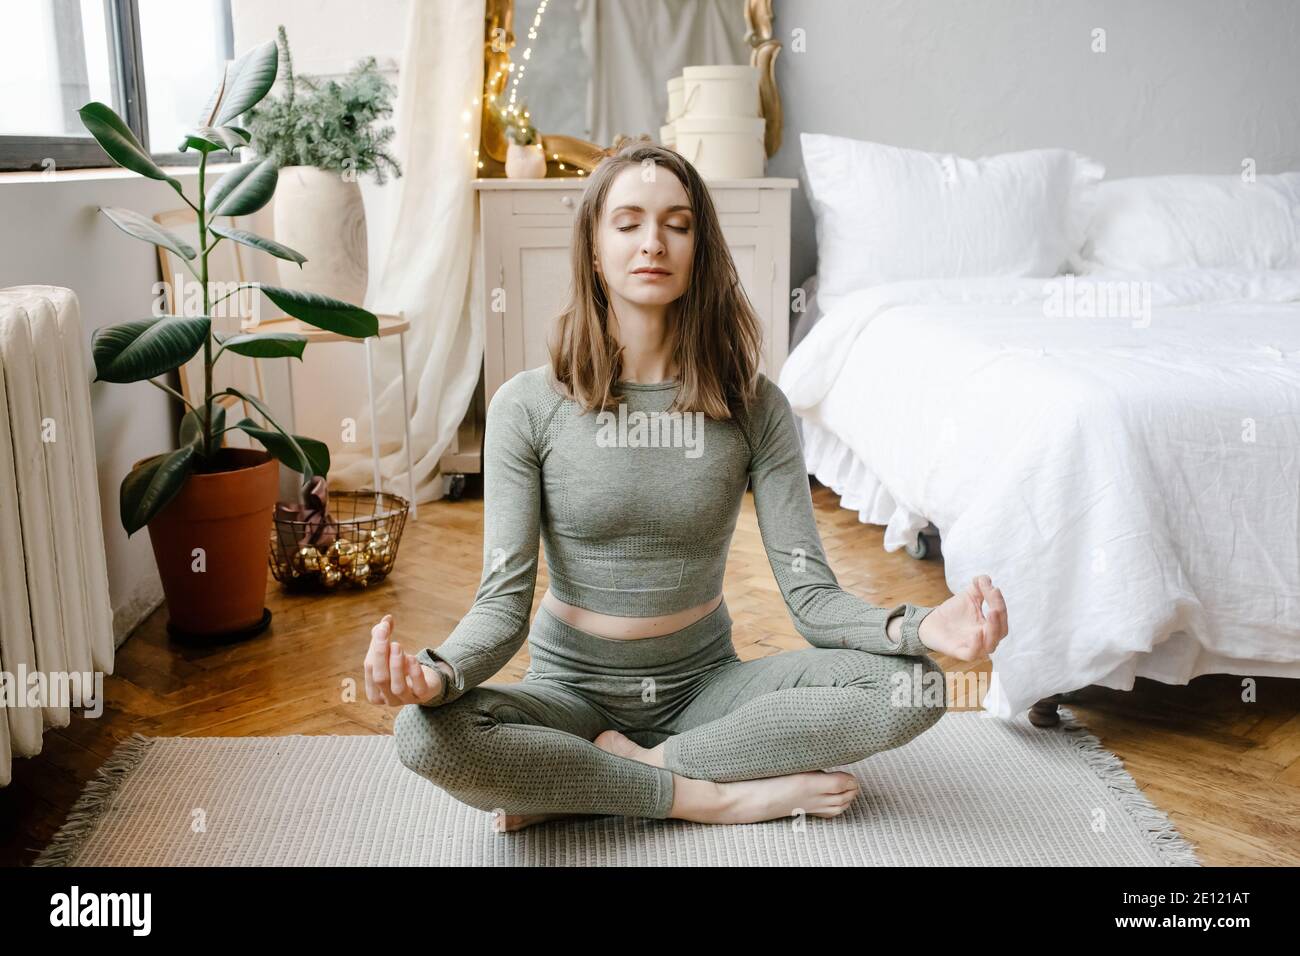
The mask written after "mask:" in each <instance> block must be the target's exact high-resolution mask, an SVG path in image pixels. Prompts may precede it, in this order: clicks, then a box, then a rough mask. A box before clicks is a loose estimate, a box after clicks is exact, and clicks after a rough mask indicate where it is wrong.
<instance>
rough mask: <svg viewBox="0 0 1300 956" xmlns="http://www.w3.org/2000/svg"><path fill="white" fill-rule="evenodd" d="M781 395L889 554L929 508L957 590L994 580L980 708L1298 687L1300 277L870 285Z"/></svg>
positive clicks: (809, 446)
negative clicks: (1146, 691) (1096, 694)
mask: <svg viewBox="0 0 1300 956" xmlns="http://www.w3.org/2000/svg"><path fill="white" fill-rule="evenodd" d="M1117 303H1120V304H1121V305H1120V307H1116V304H1117ZM1124 303H1126V304H1124ZM779 384H780V386H781V388H782V389H783V391H784V392H785V393H786V395H787V396H788V398H789V399H790V403H791V406H792V407H793V409H794V411H795V412H796V414H797V415H798V416H799V417H800V419H801V429H802V434H803V438H804V451H805V456H806V459H807V465H808V470H809V472H810V473H811V474H813V475H815V476H816V478H817V479H818V480H819V481H820V482H822V483H823V484H825V485H827V486H828V487H830V488H831V489H833V490H834V491H835V492H836V493H837V494H839V495H840V496H841V504H842V505H843V506H844V507H847V508H851V509H854V510H857V511H858V512H859V517H860V518H861V520H862V521H864V522H870V523H872V524H879V525H884V526H885V528H886V530H885V538H884V541H885V548H886V550H891V551H892V550H896V549H898V548H903V547H906V546H908V545H909V544H912V543H913V542H914V541H915V540H916V536H917V534H918V533H919V532H920V531H921V530H922V529H924V528H925V527H926V526H927V525H928V524H931V523H932V524H933V526H934V527H935V528H937V529H938V531H939V534H940V536H941V540H942V547H943V556H944V561H945V577H946V580H947V582H948V585H949V587H950V588H951V589H952V590H953V591H954V592H956V591H957V590H959V589H960V588H961V587H963V586H965V585H966V584H967V583H969V581H970V579H971V578H972V577H973V576H975V575H976V574H980V573H988V574H990V575H991V576H992V578H993V580H994V582H996V583H997V584H998V585H999V586H1000V587H1001V588H1002V590H1003V593H1004V594H1005V596H1006V600H1007V605H1008V609H1009V617H1010V631H1009V634H1008V637H1007V638H1006V639H1005V640H1004V641H1003V642H1002V644H1001V645H1000V646H999V647H998V649H997V650H996V651H995V652H994V654H993V656H992V665H993V670H992V679H991V683H990V686H989V690H988V693H987V694H986V696H985V699H984V705H983V706H984V709H985V710H986V711H987V712H989V713H990V714H991V715H994V716H997V717H1001V718H1004V719H1010V718H1012V717H1013V716H1014V715H1016V714H1018V713H1019V712H1021V711H1023V710H1025V709H1026V708H1028V707H1031V706H1032V705H1034V704H1035V703H1036V702H1038V701H1039V700H1041V699H1043V698H1047V697H1049V696H1051V695H1055V694H1059V693H1063V692H1068V691H1070V690H1074V689H1077V688H1081V687H1084V686H1087V685H1089V684H1100V685H1102V686H1105V687H1112V688H1116V689H1121V690H1127V689H1131V688H1132V686H1133V681H1134V678H1135V677H1139V676H1140V677H1149V678H1152V679H1155V680H1159V681H1162V682H1165V683H1171V684H1184V683H1187V682H1188V681H1189V680H1191V679H1192V678H1193V677H1196V676H1198V675H1200V674H1207V673H1228V674H1242V675H1250V676H1258V675H1271V676H1278V677H1300V270H1272V271H1267V272H1261V271H1255V270H1223V269H1207V270H1196V271H1177V272H1167V273H1147V274H1134V273H1131V272H1123V273H1108V272H1099V273H1096V274H1092V275H1088V276H1073V275H1070V276H1055V277H1037V278H1034V277H1020V278H964V279H943V280H909V281H899V282H892V283H883V284H877V285H873V286H871V287H869V288H866V289H862V290H860V291H857V292H854V293H851V294H848V295H843V296H841V297H840V298H839V299H838V300H837V301H836V303H835V305H834V306H833V307H832V308H827V309H825V310H824V311H823V314H822V315H821V316H820V317H819V318H818V319H817V321H816V322H815V323H813V325H812V327H811V329H809V330H808V331H807V332H806V334H805V335H804V337H803V338H802V339H801V341H800V342H799V344H798V345H797V346H796V347H795V349H794V350H793V351H792V352H791V354H790V357H789V359H788V361H787V363H786V364H785V366H784V367H783V369H782V372H781V375H780V381H779Z"/></svg>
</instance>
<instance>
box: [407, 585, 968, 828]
mask: <svg viewBox="0 0 1300 956" xmlns="http://www.w3.org/2000/svg"><path fill="white" fill-rule="evenodd" d="M528 642H529V650H530V652H531V655H532V664H531V666H530V667H529V669H528V673H527V674H525V675H524V679H523V681H522V682H520V683H516V684H482V685H480V686H478V687H475V688H472V689H471V690H469V691H467V692H466V693H465V694H463V695H462V696H460V697H459V698H457V699H456V700H453V701H451V702H450V703H448V704H445V705H443V706H441V707H425V706H421V705H416V704H408V705H406V706H405V707H403V708H402V709H401V710H400V711H399V712H398V714H397V719H396V720H395V721H394V725H393V734H394V738H395V742H396V746H397V753H398V756H399V758H400V759H401V761H402V763H403V764H405V765H406V766H407V767H409V768H410V769H411V770H413V771H415V772H416V773H418V774H420V776H422V777H425V778H427V779H428V780H431V781H432V782H433V783H435V784H436V785H438V786H439V787H441V788H442V789H443V790H445V791H447V793H449V794H451V795H452V796H453V797H455V798H456V799H457V800H459V801H461V802H462V803H466V804H468V805H469V806H472V807H475V808H477V809H480V810H486V811H497V810H500V811H503V812H505V813H510V814H525V813H585V814H616V815H622V816H641V817H651V818H655V819H664V818H666V817H667V816H668V814H669V811H670V810H671V809H672V804H673V774H680V775H681V776H683V777H693V778H696V779H701V780H714V781H720V782H721V781H731V780H752V779H755V778H759V777H775V776H781V775H784V774H790V773H799V772H803V771H808V770H824V769H827V768H830V767H838V766H843V765H845V764H850V763H854V762H856V761H858V760H861V759H863V758H864V757H867V756H869V755H871V754H874V753H879V752H880V751H882V750H889V749H891V748H893V747H898V746H901V745H903V744H905V743H907V742H908V741H909V740H911V739H912V738H914V737H916V736H917V735H918V734H920V733H921V732H922V731H924V730H926V729H927V728H929V727H931V726H932V725H933V724H934V723H935V722H936V721H938V720H939V718H940V717H941V716H943V713H944V706H943V704H942V703H941V702H939V701H936V700H934V698H935V696H936V695H935V694H933V693H927V694H923V693H920V692H918V691H914V690H913V685H915V684H917V682H918V681H920V680H921V679H922V678H923V677H924V675H925V674H926V673H928V672H931V671H938V672H939V674H940V677H939V681H942V670H941V669H940V668H939V666H938V665H937V664H935V663H934V661H932V660H930V658H928V657H909V656H904V655H899V656H893V655H882V654H872V653H868V652H866V651H857V650H839V649H833V648H822V647H808V648H804V649H801V650H797V651H788V652H786V653H782V654H776V655H773V656H771V657H764V658H760V659H758V660H751V661H742V660H740V658H738V657H737V656H736V652H735V648H734V646H733V645H732V641H731V615H730V613H729V612H728V610H727V604H726V601H725V600H724V601H722V602H721V603H720V604H719V605H718V607H717V608H716V609H714V610H713V611H712V612H710V613H709V614H708V615H707V616H705V617H703V618H701V619H700V620H699V621H696V622H695V623H693V624H690V625H688V626H686V627H684V628H682V629H681V630H679V631H674V632H673V633H671V634H665V635H662V636H660V637H649V638H640V639H632V640H627V639H624V640H613V639H610V638H603V637H598V636H596V635H594V634H590V633H588V632H586V631H582V630H579V629H577V628H575V627H573V626H572V625H570V624H567V623H565V622H564V621H561V620H560V619H559V618H557V617H555V616H554V615H552V614H551V613H550V612H548V611H547V610H546V608H544V607H541V608H539V610H538V612H537V615H536V617H535V618H534V619H533V624H532V628H531V632H530V634H529V637H528ZM896 675H899V676H896ZM934 683H935V681H934V680H930V681H927V682H926V684H927V685H928V686H933V684H934ZM940 686H942V684H940ZM939 696H941V695H939ZM922 701H924V703H922ZM610 729H613V730H618V731H621V732H622V733H624V734H625V735H626V736H627V737H629V738H630V739H631V740H633V741H635V742H636V743H638V744H640V745H641V746H643V747H653V746H655V745H657V744H659V743H660V742H664V741H666V743H665V744H664V762H665V765H666V766H665V767H652V766H650V765H649V764H645V763H641V762H640V761H637V760H631V759H629V758H626V757H619V756H616V755H614V754H611V753H608V752H607V751H605V750H602V749H600V748H599V747H597V746H596V745H595V744H593V743H592V740H594V739H595V737H596V736H597V735H598V734H600V733H601V732H602V731H604V730H610Z"/></svg>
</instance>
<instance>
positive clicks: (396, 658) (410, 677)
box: [366, 614, 443, 707]
mask: <svg viewBox="0 0 1300 956" xmlns="http://www.w3.org/2000/svg"><path fill="white" fill-rule="evenodd" d="M392 634H393V615H391V614H385V615H384V618H383V620H382V621H380V622H379V623H378V624H376V625H375V626H374V628H373V629H372V630H371V631H370V649H369V650H367V651H366V699H367V700H369V701H370V703H372V704H388V705H390V706H393V707H400V706H401V705H402V704H423V703H426V702H427V701H430V700H433V699H434V698H435V697H437V696H438V695H439V694H441V693H442V680H443V675H442V674H441V673H440V672H439V671H438V670H437V669H435V668H429V667H425V666H424V665H423V664H421V663H420V662H419V661H417V660H416V659H415V655H414V654H407V653H406V652H405V651H403V650H402V645H401V644H399V643H397V641H394V640H391V638H392Z"/></svg>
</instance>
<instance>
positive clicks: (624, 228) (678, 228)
mask: <svg viewBox="0 0 1300 956" xmlns="http://www.w3.org/2000/svg"><path fill="white" fill-rule="evenodd" d="M636 228H637V227H636V226H620V227H619V230H618V231H619V232H627V231H628V230H629V229H636ZM668 228H669V229H674V230H676V231H677V232H690V231H691V227H690V226H669V227H668Z"/></svg>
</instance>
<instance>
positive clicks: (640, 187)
mask: <svg viewBox="0 0 1300 956" xmlns="http://www.w3.org/2000/svg"><path fill="white" fill-rule="evenodd" d="M694 254H695V217H694V215H693V214H692V212H691V208H690V198H689V197H688V196H687V195H686V190H685V188H683V186H682V184H681V182H680V181H679V180H678V179H677V177H676V176H674V175H673V174H672V172H670V171H669V170H667V169H664V168H663V167H661V166H659V165H658V164H655V163H646V164H644V165H642V166H629V167H628V168H627V169H624V170H623V171H622V172H620V173H619V174H618V176H617V177H616V178H615V179H614V182H613V183H611V184H610V187H609V192H608V193H606V194H605V208H604V209H603V210H602V211H601V217H600V222H599V223H598V225H597V228H596V264H595V265H596V270H597V271H598V272H599V273H600V274H601V275H602V276H604V279H605V284H606V285H607V286H608V288H609V295H610V301H611V302H612V303H613V304H614V306H615V309H616V310H617V306H618V301H619V299H623V300H626V301H627V302H633V303H636V304H638V305H646V306H655V305H659V306H663V305H667V304H669V303H670V302H673V301H674V300H676V299H678V298H680V297H681V296H682V295H683V294H684V293H685V292H686V285H687V283H688V282H689V281H690V278H691V262H692V261H693V257H694ZM647 269H654V270H658V271H657V272H646V271H639V270H647Z"/></svg>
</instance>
